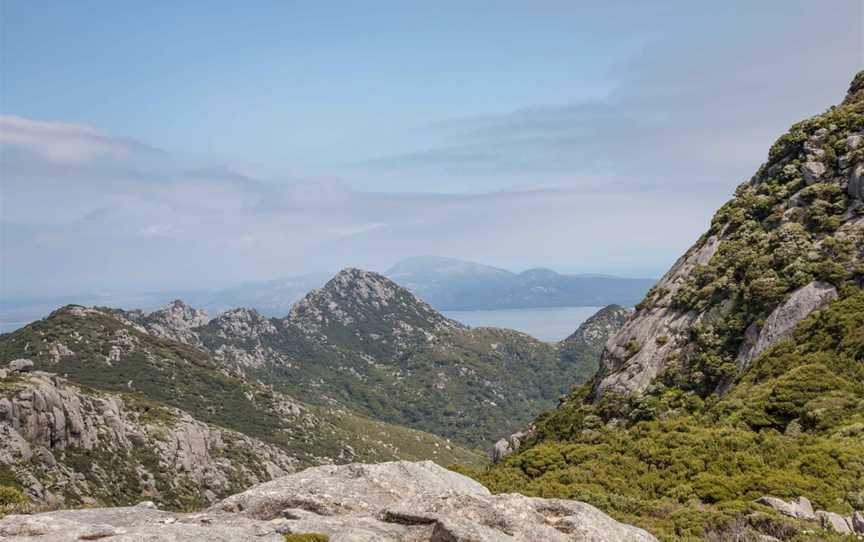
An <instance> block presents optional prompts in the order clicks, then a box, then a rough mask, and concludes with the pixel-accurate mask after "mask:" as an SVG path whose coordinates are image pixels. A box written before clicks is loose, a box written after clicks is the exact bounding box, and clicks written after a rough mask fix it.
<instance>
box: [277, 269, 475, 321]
mask: <svg viewBox="0 0 864 542" xmlns="http://www.w3.org/2000/svg"><path fill="white" fill-rule="evenodd" d="M286 320H287V321H288V322H291V323H294V324H297V325H299V326H300V327H302V328H303V329H304V330H307V331H320V330H322V329H324V328H327V327H329V326H333V325H335V326H340V327H355V326H358V325H359V326H363V325H364V324H381V328H380V329H379V331H380V333H377V334H378V335H382V334H390V333H391V332H394V331H395V332H398V330H399V329H402V330H403V331H411V330H414V329H422V330H424V331H427V332H434V331H436V330H441V329H445V328H455V327H460V324H458V323H456V322H454V321H452V320H449V319H447V318H445V317H444V316H442V315H441V314H440V313H438V312H437V311H435V310H434V309H433V308H432V307H430V306H429V305H428V304H426V303H425V302H423V301H422V300H421V299H419V298H418V297H417V296H415V295H414V294H412V293H411V292H410V291H409V290H407V289H405V288H402V287H401V286H399V285H398V284H396V283H395V282H393V281H391V280H390V279H388V278H387V277H384V276H383V275H379V274H378V273H373V272H370V271H363V270H360V269H354V268H348V269H344V270H342V271H340V272H339V273H338V274H337V275H336V276H335V277H333V278H332V279H331V280H330V281H329V282H328V283H327V284H325V285H324V287H322V288H317V289H315V290H312V291H311V292H310V293H309V294H307V295H306V296H305V297H303V298H302V299H301V300H299V301H298V302H297V303H295V304H294V306H293V307H291V312H290V313H289V314H288V316H287V318H286ZM385 325H386V327H385ZM386 328H390V329H389V330H388V329H386Z"/></svg>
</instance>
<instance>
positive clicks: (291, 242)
mask: <svg viewBox="0 0 864 542" xmlns="http://www.w3.org/2000/svg"><path fill="white" fill-rule="evenodd" d="M0 33H2V35H0V40H2V42H0V181H2V185H0V212H2V216H0V242H2V245H0V249H2V250H0V289H2V292H0V297H6V298H12V297H19V296H33V295H59V294H73V293H74V294H78V293H85V292H88V293H90V292H103V291H142V290H154V289H184V288H185V289H188V288H217V287H224V286H230V285H232V284H236V283H240V282H248V281H256V280H267V279H273V278H278V277H289V276H293V275H298V274H302V273H308V272H315V271H324V270H326V271H335V270H338V269H340V268H342V267H347V266H354V267H361V268H367V269H373V270H384V269H386V268H388V267H389V266H391V265H392V264H394V263H396V262H397V261H399V260H401V259H403V258H407V257H411V256H417V255H426V254H434V255H440V256H449V257H457V258H464V259H470V260H474V261H478V262H482V263H486V264H490V265H497V266H500V267H505V268H508V269H512V270H515V271H519V270H523V269H526V268H531V267H538V266H543V267H551V268H553V269H556V270H558V271H561V272H569V273H608V274H617V275H621V276H630V277H658V276H660V275H661V274H662V273H663V272H664V271H665V270H666V269H667V268H668V267H669V266H670V265H671V264H672V263H673V262H674V260H675V259H676V258H677V257H678V256H679V255H680V254H681V253H682V252H683V251H684V250H686V248H687V247H688V246H689V245H690V244H691V243H692V242H693V241H694V240H696V239H697V238H698V237H699V235H700V234H701V233H702V232H703V231H704V230H705V229H706V228H707V226H708V224H709V222H710V218H711V216H712V214H713V212H714V211H715V210H716V209H717V208H718V207H719V206H720V205H721V204H722V203H723V202H724V201H726V200H727V199H728V198H729V197H730V196H731V194H732V193H733V191H734V189H735V187H736V186H737V185H738V184H740V183H741V182H744V181H746V180H747V179H748V178H749V177H750V176H751V175H752V174H753V173H754V172H755V170H756V168H757V167H758V166H759V164H760V163H761V162H762V161H763V160H764V159H765V157H766V155H767V150H768V148H769V146H770V145H771V143H772V142H773V141H774V140H775V139H776V138H777V137H779V136H780V135H781V134H782V133H783V132H784V131H785V130H787V129H788V127H789V126H790V125H791V124H793V123H794V122H796V121H798V120H801V119H803V118H805V117H807V116H810V115H813V114H816V113H819V112H821V111H824V110H825V109H826V108H827V107H829V106H830V105H832V104H836V103H838V102H839V101H840V100H841V99H842V98H843V95H844V93H845V90H846V88H847V87H848V84H849V81H851V79H852V76H853V75H854V73H855V72H856V71H858V70H860V69H862V68H864V3H862V2H860V0H833V1H831V2H804V1H802V2H798V1H790V0H783V1H760V2H751V1H737V2H736V1H730V2H722V3H721V2H715V3H711V4H709V3H704V2H689V1H688V2H674V1H669V2H624V1H620V2H576V1H566V2H546V1H542V0H535V1H530V2H528V1H522V2H508V1H496V2H479V1H471V0H462V1H448V0H437V1H435V2H421V1H417V2H404V1H394V2H389V1H377V2H351V1H341V2H327V1H320V0H319V1H314V2H292V1H278V2H277V1H274V2H266V1H253V2H218V1H212V2H207V3H201V2H177V1H171V2H168V1H160V0H152V1H149V2H98V1H86V0H85V1H82V2H61V1H57V2H44V1H39V0H27V1H24V0H0Z"/></svg>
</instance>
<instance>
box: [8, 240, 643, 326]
mask: <svg viewBox="0 0 864 542" xmlns="http://www.w3.org/2000/svg"><path fill="white" fill-rule="evenodd" d="M382 274H383V275H384V276H386V277H387V278H389V279H390V280H392V281H394V282H395V283H397V284H399V285H400V286H403V287H405V288H408V289H409V290H411V291H412V292H414V293H415V294H417V295H418V296H419V297H420V298H422V299H423V300H424V301H426V302H427V303H428V304H429V305H431V306H432V307H434V308H435V309H436V310H439V311H449V310H494V309H527V308H547V307H601V306H606V305H623V306H628V307H630V306H633V305H635V304H636V303H637V302H639V301H640V300H641V299H642V298H643V297H644V296H645V293H646V292H647V291H648V290H649V289H650V288H651V286H653V285H654V283H655V282H656V281H655V280H654V279H641V278H621V277H615V276H611V275H605V274H579V275H565V274H560V273H558V272H556V271H553V270H551V269H547V268H543V267H535V268H532V269H528V270H526V271H523V272H521V273H513V272H511V271H508V270H506V269H500V268H498V267H493V266H490V265H484V264H480V263H476V262H471V261H466V260H459V259H456V258H443V257H438V256H417V257H412V258H407V259H405V260H402V261H400V262H399V263H397V264H395V265H394V266H392V267H391V268H390V269H388V270H387V271H385V272H383V273H382ZM331 277H332V275H331V274H328V273H322V272H316V273H308V274H305V275H298V276H294V277H287V278H281V279H274V280H267V281H262V282H247V283H244V284H241V285H238V286H234V287H230V288H222V289H214V290H184V291H164V292H145V293H139V294H128V295H110V296H109V295H79V296H64V297H57V298H39V299H35V298H34V299H13V300H0V332H2V331H7V330H13V329H15V326H16V325H23V323H26V322H30V321H33V320H36V319H38V318H41V317H43V316H45V315H46V314H48V313H49V312H50V311H51V310H53V309H55V308H57V307H58V306H61V305H69V304H77V305H86V306H95V305H98V306H111V307H118V308H126V309H131V308H133V307H134V308H138V309H144V310H149V311H156V310H158V309H160V308H161V307H163V306H164V305H165V304H167V303H170V302H171V301H172V300H174V299H182V300H183V301H184V302H186V303H188V304H189V305H190V306H193V307H196V308H197V309H199V310H206V311H207V312H208V313H209V314H210V315H211V316H215V315H217V314H221V313H222V312H225V311H227V310H230V309H236V308H252V309H255V310H256V311H258V312H259V313H260V314H262V315H264V316H266V317H279V318H281V317H284V316H285V315H287V314H288V312H289V311H290V310H291V306H292V305H293V304H294V303H296V302H297V301H298V300H300V299H302V298H303V296H305V295H306V294H307V293H309V292H310V291H311V290H313V289H315V288H320V287H321V286H323V285H324V284H325V283H326V282H327V281H328V280H329V279H330V278H331Z"/></svg>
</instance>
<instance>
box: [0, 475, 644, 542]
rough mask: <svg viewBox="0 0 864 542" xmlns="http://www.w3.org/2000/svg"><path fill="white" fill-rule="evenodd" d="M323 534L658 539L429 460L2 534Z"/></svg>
mask: <svg viewBox="0 0 864 542" xmlns="http://www.w3.org/2000/svg"><path fill="white" fill-rule="evenodd" d="M289 533H321V534H326V535H328V536H329V537H330V540H331V541H332V542H406V541H411V542H508V541H509V542H536V541H539V540H543V541H544V542H571V541H572V542H577V541H578V542H654V541H656V539H655V538H654V537H653V536H652V535H650V534H648V533H647V532H645V531H643V530H642V529H638V528H636V527H631V526H629V525H625V524H622V523H619V522H617V521H615V520H613V519H612V518H610V517H609V516H607V515H606V514H604V513H602V512H601V511H599V510H597V509H596V508H594V507H592V506H590V505H587V504H584V503H581V502H577V501H568V500H562V499H541V498H532V497H524V496H522V495H515V494H514V495H490V493H489V491H488V490H487V489H486V488H485V487H483V486H482V485H480V484H478V483H477V482H475V481H473V480H471V479H469V478H466V477H464V476H462V475H460V474H456V473H454V472H451V471H448V470H446V469H443V468H441V467H439V466H438V465H436V464H434V463H431V462H428V461H427V462H419V463H410V462H405V461H400V462H393V463H382V464H377V465H365V464H356V463H355V464H350V465H342V466H338V467H337V466H325V467H316V468H311V469H307V470H305V471H302V472H299V473H296V474H292V475H288V476H286V477H283V478H280V479H277V480H273V481H271V482H268V483H265V484H261V485H259V486H256V487H253V488H251V489H249V490H247V491H244V492H243V493H240V494H238V495H235V496H232V497H229V498H227V499H225V500H224V501H222V502H220V503H218V504H217V505H215V506H213V507H212V508H211V509H209V510H207V511H206V512H200V513H193V514H179V513H170V512H163V511H160V510H157V509H155V508H153V507H152V506H149V505H147V504H143V505H140V506H132V507H125V508H102V509H89V510H67V511H58V512H47V513H42V514H35V515H32V516H21V515H18V516H8V517H6V518H4V519H2V520H0V539H2V538H4V537H5V538H14V539H15V540H34V541H37V540H38V541H41V542H66V541H72V540H81V539H84V540H86V539H105V540H111V541H115V540H116V541H133V540H154V541H163V540H164V541H168V540H172V541H176V542H185V541H190V542H191V541H193V540H194V541H197V540H214V541H217V542H219V541H223V540H224V541H228V540H232V541H236V540H262V541H272V542H276V541H279V540H283V538H282V535H283V534H289Z"/></svg>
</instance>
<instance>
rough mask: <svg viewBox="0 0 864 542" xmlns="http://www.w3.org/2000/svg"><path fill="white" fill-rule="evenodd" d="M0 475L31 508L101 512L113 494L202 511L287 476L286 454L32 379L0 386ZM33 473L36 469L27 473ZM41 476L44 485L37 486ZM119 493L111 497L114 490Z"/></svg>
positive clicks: (167, 414)
mask: <svg viewBox="0 0 864 542" xmlns="http://www.w3.org/2000/svg"><path fill="white" fill-rule="evenodd" d="M3 386H4V388H6V390H5V391H4V393H3V395H2V396H0V465H3V466H5V467H6V468H9V469H11V470H12V472H14V473H15V476H16V478H18V480H19V482H20V483H21V485H22V486H23V487H24V489H25V491H26V493H27V494H28V495H29V497H30V498H31V499H32V500H33V501H36V502H53V503H58V502H59V503H62V502H64V500H67V499H69V500H71V501H70V502H69V503H70V504H73V503H78V502H91V503H92V502H96V500H97V499H99V498H101V497H105V499H102V500H103V501H104V500H107V501H108V502H111V500H112V498H111V497H110V496H108V497H106V496H107V495H109V494H111V493H112V491H114V490H118V489H122V492H123V493H126V494H128V495H130V496H134V495H137V496H139V497H140V498H145V497H147V498H156V499H158V500H161V501H163V502H165V503H166V504H168V505H175V506H176V505H177V504H179V501H175V500H174V499H177V498H181V494H183V496H189V489H188V488H189V487H195V488H196V489H195V494H194V497H193V499H194V500H196V501H198V502H212V501H214V500H215V499H216V498H218V497H219V496H223V495H225V494H226V493H228V492H230V491H236V490H237V489H238V488H240V487H243V486H245V485H248V484H251V483H256V482H259V481H263V480H268V479H270V478H273V477H276V476H280V475H283V474H285V473H288V472H291V471H293V470H295V468H296V465H297V461H296V459H294V458H292V457H291V456H290V454H288V453H287V452H285V451H283V450H280V449H279V448H277V447H275V446H273V445H271V444H267V443H264V442H261V441H258V440H256V439H253V438H250V437H248V436H246V435H243V434H241V433H238V432H234V431H229V430H226V429H222V428H217V427H215V426H211V425H208V424H205V423H202V422H200V421H198V420H195V419H194V418H192V417H191V416H189V414H187V413H185V412H183V411H180V410H177V409H170V408H165V407H161V406H157V405H153V404H134V403H133V404H132V405H131V406H130V405H129V403H128V401H129V400H130V399H126V398H123V397H121V396H119V395H116V394H95V393H87V392H84V391H82V390H81V389H80V388H79V387H77V386H73V385H71V384H69V383H68V382H66V381H65V380H64V379H63V378H60V377H59V376H57V375H54V374H51V373H46V372H42V371H36V372H33V373H30V374H28V375H26V377H25V378H23V379H20V380H15V381H13V382H9V383H3ZM34 466H36V468H34ZM45 470H47V471H50V473H51V476H50V477H48V478H45V477H41V476H37V475H36V474H35V473H37V472H40V471H45ZM118 486H119V487H118Z"/></svg>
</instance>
